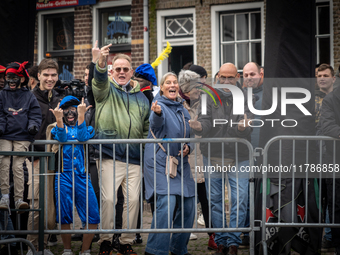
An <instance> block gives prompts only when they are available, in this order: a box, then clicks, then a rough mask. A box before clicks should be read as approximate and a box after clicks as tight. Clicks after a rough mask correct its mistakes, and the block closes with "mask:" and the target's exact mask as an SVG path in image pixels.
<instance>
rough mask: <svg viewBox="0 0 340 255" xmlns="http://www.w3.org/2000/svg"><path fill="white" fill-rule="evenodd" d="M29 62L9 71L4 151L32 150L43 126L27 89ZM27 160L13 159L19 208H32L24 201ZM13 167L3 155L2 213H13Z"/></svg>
mask: <svg viewBox="0 0 340 255" xmlns="http://www.w3.org/2000/svg"><path fill="white" fill-rule="evenodd" d="M27 63H28V62H27V61H26V62H24V63H22V64H20V63H17V62H13V63H10V64H9V65H8V66H7V68H6V71H5V79H6V82H7V84H6V86H5V88H4V89H3V90H2V91H1V92H0V151H12V150H13V151H28V150H29V145H30V144H31V142H33V141H34V135H35V134H37V133H38V130H39V128H40V125H41V111H40V107H39V104H38V101H37V99H36V98H35V96H34V95H33V94H32V93H30V92H29V90H28V89H27V87H26V85H27V82H28V78H29V76H28V73H27V71H26V69H25V67H26V65H27ZM24 161H25V157H22V156H21V157H19V156H13V162H12V170H13V181H14V201H15V209H28V208H29V206H28V204H27V203H26V202H24V201H23V196H24V170H23V163H24ZM10 164H11V157H10V156H3V155H2V156H0V188H1V193H2V198H1V200H0V209H1V210H9V189H10V186H9V171H10ZM18 213H22V212H20V211H19V212H18Z"/></svg>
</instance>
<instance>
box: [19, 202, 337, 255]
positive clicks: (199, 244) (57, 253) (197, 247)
mask: <svg viewBox="0 0 340 255" xmlns="http://www.w3.org/2000/svg"><path fill="white" fill-rule="evenodd" d="M144 208H145V211H144V216H143V226H144V228H150V225H151V220H152V215H151V212H150V209H149V207H148V205H147V204H146V203H145V207H144ZM226 209H227V208H226ZM80 226H81V222H80V220H79V218H78V217H77V219H76V223H75V228H77V229H79V228H80ZM197 226H198V227H199V228H202V226H200V225H199V224H197ZM195 235H197V240H190V241H189V245H188V251H189V253H190V254H192V255H203V254H207V255H209V254H214V252H213V251H210V250H208V249H207V247H208V246H207V245H208V234H206V233H195ZM141 236H142V238H143V243H142V244H136V245H133V248H134V250H135V251H136V252H137V254H138V255H144V251H145V246H146V242H147V238H148V234H147V233H144V234H143V233H142V234H141ZM57 238H58V244H57V245H56V246H53V247H48V248H49V249H50V250H51V251H52V252H53V254H54V255H61V254H62V253H63V244H62V241H61V237H60V235H57ZM80 249H81V241H73V242H72V251H73V253H74V254H75V255H78V254H79V251H80ZM98 253H99V245H98V244H97V243H92V249H91V255H97V254H98ZM24 254H26V253H24ZM112 254H113V255H115V254H116V253H115V252H113V253H112ZM238 254H239V255H245V254H249V250H248V249H247V248H243V249H242V248H241V249H239V252H238ZM321 254H322V255H331V254H332V255H333V254H334V250H322V253H321ZM291 255H298V253H296V252H293V251H292V253H291Z"/></svg>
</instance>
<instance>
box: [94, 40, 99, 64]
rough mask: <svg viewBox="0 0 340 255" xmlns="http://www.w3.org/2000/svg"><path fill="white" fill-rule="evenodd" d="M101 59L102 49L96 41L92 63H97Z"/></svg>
mask: <svg viewBox="0 0 340 255" xmlns="http://www.w3.org/2000/svg"><path fill="white" fill-rule="evenodd" d="M99 57H100V49H99V48H98V40H96V42H95V44H94V46H93V48H92V62H93V63H97V61H98V59H99Z"/></svg>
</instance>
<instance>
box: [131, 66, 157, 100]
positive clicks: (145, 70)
mask: <svg viewBox="0 0 340 255" xmlns="http://www.w3.org/2000/svg"><path fill="white" fill-rule="evenodd" d="M134 80H135V81H138V83H139V85H140V91H142V92H143V94H144V95H145V96H146V97H147V98H148V99H149V102H150V106H151V103H152V100H153V94H152V91H153V87H152V85H156V86H157V78H156V74H155V71H154V70H153V68H152V66H151V65H150V64H142V65H140V66H139V67H137V69H136V71H135V77H134Z"/></svg>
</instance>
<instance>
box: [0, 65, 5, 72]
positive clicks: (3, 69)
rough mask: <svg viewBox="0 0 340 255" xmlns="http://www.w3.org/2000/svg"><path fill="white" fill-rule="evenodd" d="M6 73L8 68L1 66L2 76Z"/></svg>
mask: <svg viewBox="0 0 340 255" xmlns="http://www.w3.org/2000/svg"><path fill="white" fill-rule="evenodd" d="M5 71H6V67H4V66H2V65H0V74H1V73H4V72H5Z"/></svg>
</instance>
